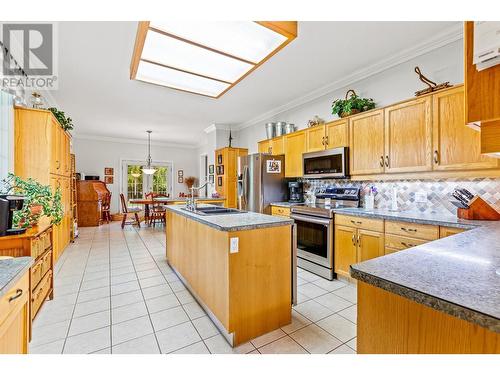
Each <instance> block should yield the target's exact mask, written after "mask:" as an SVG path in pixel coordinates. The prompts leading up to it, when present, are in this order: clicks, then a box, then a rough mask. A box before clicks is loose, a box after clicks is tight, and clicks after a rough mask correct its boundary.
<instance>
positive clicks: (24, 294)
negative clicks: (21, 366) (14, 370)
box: [0, 272, 30, 354]
mask: <svg viewBox="0 0 500 375" xmlns="http://www.w3.org/2000/svg"><path fill="white" fill-rule="evenodd" d="M29 296H30V288H29V272H26V273H25V274H24V276H22V278H21V279H20V280H19V281H18V282H17V283H16V285H15V286H14V287H13V288H12V289H11V290H9V291H8V292H7V293H6V294H4V295H3V296H2V297H0V354H26V353H28V340H29V331H30V317H29Z"/></svg>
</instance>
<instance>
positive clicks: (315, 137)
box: [306, 125, 326, 152]
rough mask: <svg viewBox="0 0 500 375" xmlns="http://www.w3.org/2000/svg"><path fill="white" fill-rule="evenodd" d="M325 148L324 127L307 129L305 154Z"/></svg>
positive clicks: (318, 126)
mask: <svg viewBox="0 0 500 375" xmlns="http://www.w3.org/2000/svg"><path fill="white" fill-rule="evenodd" d="M325 147H326V143H325V125H316V126H313V127H312V128H308V129H307V131H306V152H314V151H321V150H324V149H325Z"/></svg>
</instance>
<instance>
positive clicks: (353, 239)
mask: <svg viewBox="0 0 500 375" xmlns="http://www.w3.org/2000/svg"><path fill="white" fill-rule="evenodd" d="M351 242H352V245H353V246H356V235H355V234H353V235H352V238H351Z"/></svg>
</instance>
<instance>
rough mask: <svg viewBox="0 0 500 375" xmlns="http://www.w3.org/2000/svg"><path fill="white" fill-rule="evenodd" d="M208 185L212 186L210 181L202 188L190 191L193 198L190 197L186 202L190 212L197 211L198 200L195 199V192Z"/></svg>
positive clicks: (193, 188)
mask: <svg viewBox="0 0 500 375" xmlns="http://www.w3.org/2000/svg"><path fill="white" fill-rule="evenodd" d="M207 185H212V183H211V182H209V181H207V182H205V183H204V184H203V185H202V186H198V187H195V186H192V187H191V188H190V190H191V197H188V200H187V201H186V208H187V209H188V210H190V211H196V199H195V198H194V191H195V190H198V191H199V190H201V189H203V188H204V187H205V186H207Z"/></svg>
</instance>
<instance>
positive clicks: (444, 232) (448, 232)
mask: <svg viewBox="0 0 500 375" xmlns="http://www.w3.org/2000/svg"><path fill="white" fill-rule="evenodd" d="M466 230H467V229H461V228H453V227H439V238H445V237H449V236H453V235H455V234H458V233H462V232H465V231H466Z"/></svg>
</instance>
